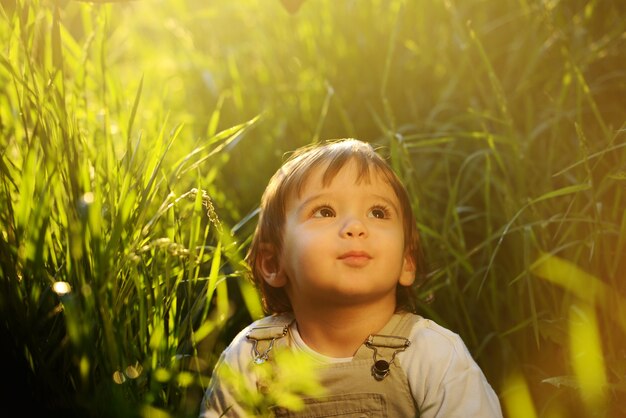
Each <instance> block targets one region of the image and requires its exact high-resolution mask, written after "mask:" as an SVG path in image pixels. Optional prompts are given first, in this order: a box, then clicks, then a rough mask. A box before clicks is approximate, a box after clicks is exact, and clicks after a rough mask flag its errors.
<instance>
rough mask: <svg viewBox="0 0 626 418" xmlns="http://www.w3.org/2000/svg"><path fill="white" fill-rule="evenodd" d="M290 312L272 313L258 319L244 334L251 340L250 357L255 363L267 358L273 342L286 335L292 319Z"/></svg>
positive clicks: (262, 361)
mask: <svg viewBox="0 0 626 418" xmlns="http://www.w3.org/2000/svg"><path fill="white" fill-rule="evenodd" d="M294 320H295V319H294V318H293V315H291V314H279V315H272V316H268V317H265V318H262V319H260V320H258V321H257V322H256V323H255V324H254V326H253V327H252V328H250V330H249V331H248V333H247V334H246V339H248V340H249V341H251V342H252V357H253V361H254V362H255V363H256V364H261V363H265V362H266V361H267V360H269V355H270V351H272V348H274V342H275V341H276V340H279V339H281V338H283V337H284V336H286V335H287V332H288V331H289V325H290V324H291V323H292V322H293V321H294Z"/></svg>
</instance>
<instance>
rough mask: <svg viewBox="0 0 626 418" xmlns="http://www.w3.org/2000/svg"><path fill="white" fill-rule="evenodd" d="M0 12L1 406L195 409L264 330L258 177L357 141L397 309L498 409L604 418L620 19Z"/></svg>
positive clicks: (613, 315) (220, 8)
mask: <svg viewBox="0 0 626 418" xmlns="http://www.w3.org/2000/svg"><path fill="white" fill-rule="evenodd" d="M0 6H1V8H0V40H1V43H0V48H1V49H0V151H1V152H0V285H1V286H2V289H1V291H0V337H1V338H2V341H3V343H2V351H0V355H2V360H0V361H1V364H3V370H6V372H5V373H4V374H5V383H6V384H5V385H4V386H5V387H7V390H6V391H3V392H2V393H1V394H0V397H1V399H2V401H3V403H4V404H8V403H9V402H10V403H12V404H13V403H15V399H18V396H25V397H26V398H27V399H29V401H28V402H27V403H26V404H25V405H22V403H21V402H20V404H18V405H16V407H21V408H23V412H24V415H25V416H28V413H39V414H42V415H43V414H45V415H47V416H64V417H73V416H76V417H91V416H94V417H96V416H98V417H100V416H103V417H109V416H110V417H113V416H115V417H143V418H147V417H154V418H161V417H163V418H166V417H172V418H174V417H176V418H178V417H181V418H186V417H195V416H196V415H197V412H198V408H199V404H200V397H201V396H202V393H203V390H204V388H205V387H206V384H207V382H208V379H209V377H210V374H211V371H212V367H213V365H214V364H215V361H216V359H217V356H218V355H219V354H220V352H221V350H222V349H223V348H224V346H225V344H227V343H228V342H229V341H230V338H232V337H233V336H234V334H235V333H236V332H238V331H239V330H240V329H241V328H242V327H243V326H245V325H246V324H247V323H248V322H249V321H250V320H251V319H253V318H257V317H260V316H261V315H262V309H261V305H260V302H259V299H258V295H257V293H256V292H255V290H254V288H253V287H252V286H251V285H250V283H249V282H247V281H246V280H245V279H244V272H245V271H246V269H247V266H246V265H245V263H244V262H243V261H242V259H243V256H244V254H245V251H246V248H247V244H248V241H249V238H250V234H251V232H252V230H253V228H254V225H255V221H256V216H255V215H256V208H257V205H258V201H259V198H260V196H261V193H262V191H263V188H264V187H265V185H266V183H267V181H268V179H269V177H270V176H271V174H272V173H273V172H274V171H275V170H276V169H277V168H278V166H279V165H280V163H281V161H282V160H283V158H284V156H285V155H286V153H288V152H289V151H292V150H294V149H295V148H297V147H299V146H301V145H305V144H309V143H312V142H316V141H320V140H325V139H331V138H342V137H356V138H360V139H363V140H367V141H370V142H372V143H374V144H376V146H379V147H381V152H383V153H384V154H385V155H386V156H388V158H389V159H390V161H391V162H392V164H393V166H394V168H395V169H396V171H397V172H398V174H399V175H400V176H401V177H402V179H403V180H404V182H405V184H406V185H407V187H408V188H409V190H410V192H411V197H412V199H413V202H412V203H413V206H414V210H415V214H416V216H417V219H418V223H419V225H418V226H419V229H420V231H421V239H422V243H423V246H424V251H425V253H426V255H427V259H428V263H429V266H428V277H427V278H426V279H425V280H424V282H423V283H422V284H421V286H420V288H419V300H418V301H417V302H418V305H419V311H420V313H421V314H422V315H424V316H427V317H430V318H432V319H434V320H436V321H437V322H439V323H440V324H442V325H444V326H446V327H448V328H450V329H452V330H453V331H455V332H457V333H459V334H460V335H461V336H462V337H463V339H464V341H465V342H466V344H467V346H468V348H469V349H470V351H471V353H472V354H473V355H474V357H475V358H476V360H477V362H478V363H479V365H480V366H481V367H482V368H483V370H484V372H485V374H486V376H487V378H488V380H489V381H490V382H491V384H492V386H493V387H494V389H495V390H496V392H497V393H498V395H499V397H500V400H501V403H502V406H503V410H504V413H505V416H506V417H508V418H532V417H546V418H559V417H562V418H566V417H567V418H569V417H591V416H599V417H611V418H612V417H616V418H617V417H622V416H626V401H624V399H626V393H625V392H626V351H625V350H626V99H625V97H626V65H625V64H626V3H625V2H623V1H621V0H561V1H559V0H465V1H460V0H422V1H418V0H359V1H357V0H306V1H304V2H300V1H297V0H281V1H279V0H236V1H228V2H226V1H217V0H213V1H198V0H185V1H176V0H152V1H148V0H136V1H123V0H120V1H93V2H88V1H85V2H83V1H74V0H33V1H28V0H1V1H0ZM292 360H293V359H292ZM293 361H295V360H293ZM292 378H294V379H296V380H297V375H296V376H292ZM287 380H288V379H287ZM276 390H277V391H279V392H280V391H284V392H288V391H289V387H284V386H283V387H277V388H276ZM20 399H21V398H20ZM266 401H267V400H259V401H258V402H266Z"/></svg>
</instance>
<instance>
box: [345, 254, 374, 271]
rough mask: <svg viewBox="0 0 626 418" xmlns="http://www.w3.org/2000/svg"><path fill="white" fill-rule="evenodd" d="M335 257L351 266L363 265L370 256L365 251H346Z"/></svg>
mask: <svg viewBox="0 0 626 418" xmlns="http://www.w3.org/2000/svg"><path fill="white" fill-rule="evenodd" d="M337 258H338V259H339V260H341V261H343V262H344V263H345V264H347V265H349V266H351V267H363V266H364V265H366V264H367V263H368V262H369V261H370V260H371V259H372V256H371V255H369V254H368V253H366V252H365V251H348V252H347V253H343V254H341V255H340V256H339V257H337Z"/></svg>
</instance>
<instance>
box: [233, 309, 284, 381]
mask: <svg viewBox="0 0 626 418" xmlns="http://www.w3.org/2000/svg"><path fill="white" fill-rule="evenodd" d="M292 321H293V315H292V314H291V313H284V314H278V315H270V316H266V317H264V318H260V319H257V320H255V321H254V322H252V323H251V324H249V325H248V326H246V327H245V328H244V329H242V330H241V331H240V332H239V333H238V334H237V335H236V336H235V338H233V339H232V341H231V342H230V344H229V345H228V346H227V347H226V349H225V350H224V351H223V353H222V359H221V362H225V363H227V364H229V365H230V366H231V367H236V368H238V369H244V368H245V365H247V364H248V363H249V362H250V359H251V357H252V351H251V350H252V342H251V341H250V340H249V339H248V336H249V335H250V334H251V333H252V334H253V335H254V333H255V332H256V331H258V330H263V329H267V328H268V327H274V326H276V327H282V326H287V325H289V324H290V323H291V322H292Z"/></svg>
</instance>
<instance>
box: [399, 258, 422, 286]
mask: <svg viewBox="0 0 626 418" xmlns="http://www.w3.org/2000/svg"><path fill="white" fill-rule="evenodd" d="M416 270H417V268H416V267H415V260H414V259H413V255H412V254H411V253H410V252H409V251H407V252H406V253H405V254H404V261H403V262H402V271H401V272H400V279H399V280H398V283H400V284H401V285H402V286H411V285H412V284H413V282H414V281H415V273H416Z"/></svg>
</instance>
